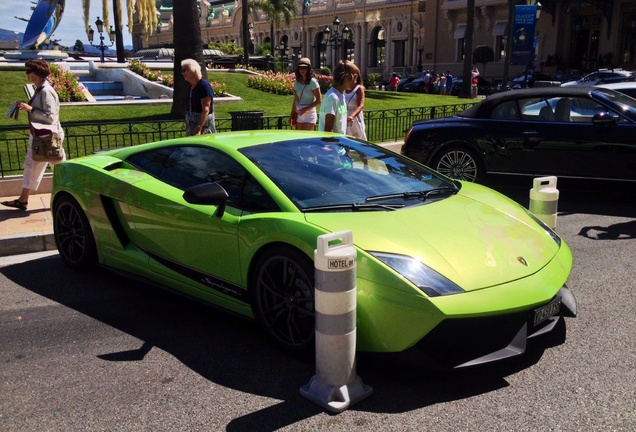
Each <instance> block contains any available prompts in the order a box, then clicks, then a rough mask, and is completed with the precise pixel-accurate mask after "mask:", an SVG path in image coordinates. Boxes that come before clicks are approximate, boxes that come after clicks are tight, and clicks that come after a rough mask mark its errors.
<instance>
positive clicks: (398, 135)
mask: <svg viewBox="0 0 636 432" xmlns="http://www.w3.org/2000/svg"><path fill="white" fill-rule="evenodd" d="M471 105H473V103H466V104H455V105H443V106H435V107H420V108H398V109H390V110H369V111H364V118H365V123H366V128H367V138H368V140H369V141H371V142H376V143H379V142H387V141H391V142H392V141H400V140H402V139H404V136H405V134H406V132H407V131H408V129H409V128H410V127H411V125H412V124H413V122H415V121H417V120H423V119H433V118H439V117H449V116H452V115H454V114H456V113H458V112H460V111H462V110H464V109H466V108H468V107H470V106H471ZM262 125H263V129H290V126H289V118H288V116H263V117H262ZM63 128H64V134H65V138H64V148H65V150H66V156H67V159H72V158H76V157H79V156H85V155H88V154H91V153H93V152H96V151H99V150H106V149H110V148H115V147H129V146H134V145H137V144H143V143H148V142H154V141H161V140H166V139H171V138H180V137H183V136H185V124H184V122H183V121H181V120H153V121H124V122H100V123H66V124H64V125H63ZM234 128H236V124H234ZM216 129H217V131H218V132H225V131H230V130H232V129H233V122H232V119H231V118H219V119H216ZM28 143H29V129H28V128H27V127H26V126H2V127H0V177H2V178H4V177H5V176H9V175H19V174H22V166H23V163H24V157H25V155H26V152H27V146H28Z"/></svg>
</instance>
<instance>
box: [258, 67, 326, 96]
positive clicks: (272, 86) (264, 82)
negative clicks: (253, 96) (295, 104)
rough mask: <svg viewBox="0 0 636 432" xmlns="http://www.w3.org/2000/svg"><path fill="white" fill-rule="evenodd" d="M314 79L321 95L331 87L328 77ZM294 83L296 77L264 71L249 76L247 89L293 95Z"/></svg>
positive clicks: (319, 76)
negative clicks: (318, 85)
mask: <svg viewBox="0 0 636 432" xmlns="http://www.w3.org/2000/svg"><path fill="white" fill-rule="evenodd" d="M316 79H317V80H318V83H319V84H320V91H321V92H322V93H324V92H326V91H327V90H329V88H330V87H331V77H330V76H329V75H317V76H316ZM295 82H296V76H295V75H294V74H289V73H280V72H276V73H274V72H270V71H265V72H263V73H261V74H260V75H252V76H250V78H249V80H248V82H247V85H248V87H251V88H254V89H257V90H262V91H266V92H269V93H275V94H279V95H293V94H294V83H295Z"/></svg>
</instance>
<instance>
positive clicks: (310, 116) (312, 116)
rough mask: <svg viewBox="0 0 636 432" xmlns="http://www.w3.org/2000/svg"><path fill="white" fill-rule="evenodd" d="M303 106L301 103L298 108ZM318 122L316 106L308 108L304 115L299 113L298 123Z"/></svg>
mask: <svg viewBox="0 0 636 432" xmlns="http://www.w3.org/2000/svg"><path fill="white" fill-rule="evenodd" d="M300 108H303V106H302V105H300V106H299V107H298V109H300ZM317 122H318V114H316V108H312V109H310V110H308V111H307V112H306V113H305V114H303V115H300V114H299V115H298V118H297V119H296V123H313V124H316V123H317Z"/></svg>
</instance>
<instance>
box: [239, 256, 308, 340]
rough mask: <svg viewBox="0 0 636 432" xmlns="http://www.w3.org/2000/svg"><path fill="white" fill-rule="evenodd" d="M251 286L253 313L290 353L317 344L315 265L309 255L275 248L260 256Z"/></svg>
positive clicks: (274, 338)
mask: <svg viewBox="0 0 636 432" xmlns="http://www.w3.org/2000/svg"><path fill="white" fill-rule="evenodd" d="M250 288H251V290H252V293H253V294H252V295H253V297H252V303H253V307H254V312H255V314H256V316H257V318H258V319H259V321H260V322H261V324H262V325H263V326H264V327H265V331H266V332H267V333H268V335H269V336H270V337H271V338H272V339H273V340H274V342H276V344H278V345H279V346H281V347H282V348H283V349H285V350H287V351H290V352H299V351H306V350H307V349H310V348H311V347H313V346H314V336H315V312H314V267H313V263H312V262H311V260H310V259H309V258H307V256H305V255H304V254H303V253H301V252H300V251H298V250H296V249H292V248H289V247H276V248H273V249H272V250H270V251H268V252H267V253H266V254H265V255H263V256H262V257H260V258H259V259H258V262H257V263H256V265H255V272H254V274H253V277H252V281H251V284H250Z"/></svg>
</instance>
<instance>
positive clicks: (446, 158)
mask: <svg viewBox="0 0 636 432" xmlns="http://www.w3.org/2000/svg"><path fill="white" fill-rule="evenodd" d="M431 168H433V169H434V170H436V171H437V172H439V173H441V174H444V175H445V176H447V177H450V178H454V179H457V180H465V181H469V182H474V183H481V182H482V181H483V180H484V176H485V174H486V170H485V168H484V164H483V162H482V161H481V158H480V157H479V156H478V155H477V154H476V153H475V152H474V151H473V150H471V149H469V148H467V147H464V146H449V147H448V148H444V149H442V150H441V151H440V152H439V153H437V154H436V155H435V157H434V158H433V160H432V163H431Z"/></svg>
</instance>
